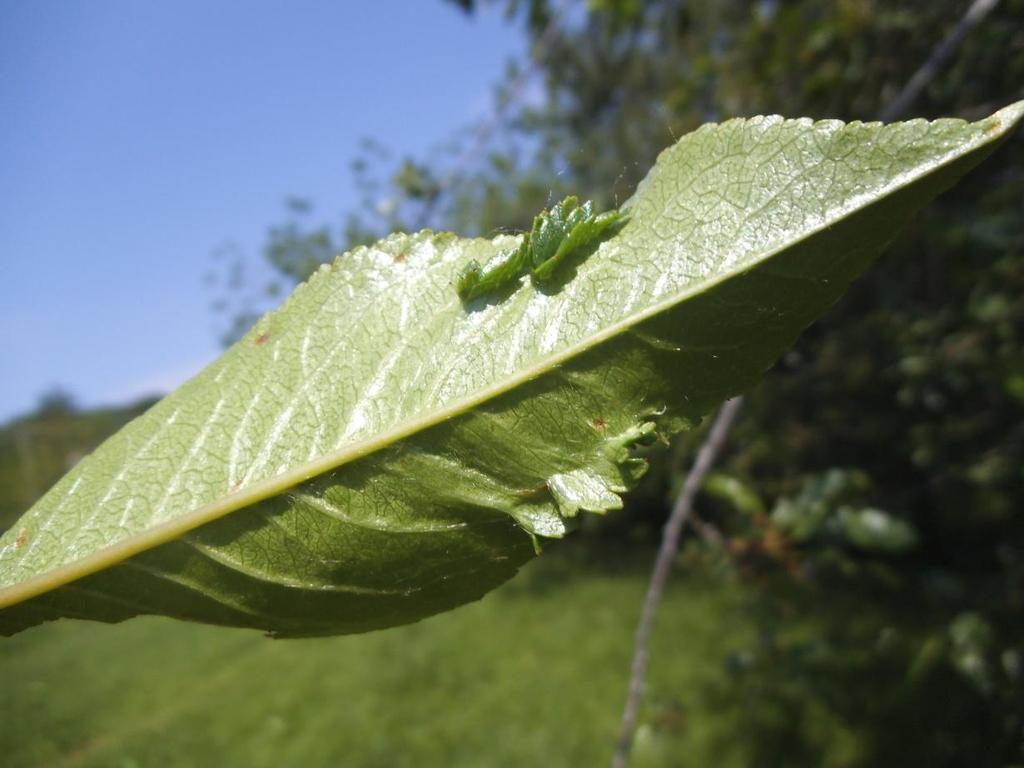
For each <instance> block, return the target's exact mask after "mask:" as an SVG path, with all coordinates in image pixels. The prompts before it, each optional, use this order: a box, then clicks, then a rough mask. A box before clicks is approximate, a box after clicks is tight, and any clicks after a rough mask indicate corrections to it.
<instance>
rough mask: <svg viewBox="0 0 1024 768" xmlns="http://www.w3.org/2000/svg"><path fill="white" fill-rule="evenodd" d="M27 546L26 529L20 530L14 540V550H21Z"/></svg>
mask: <svg viewBox="0 0 1024 768" xmlns="http://www.w3.org/2000/svg"><path fill="white" fill-rule="evenodd" d="M26 544H28V528H22V529H21V530H20V531H18V538H16V539H15V540H14V548H15V549H21V548H22V547H24V546H25V545H26Z"/></svg>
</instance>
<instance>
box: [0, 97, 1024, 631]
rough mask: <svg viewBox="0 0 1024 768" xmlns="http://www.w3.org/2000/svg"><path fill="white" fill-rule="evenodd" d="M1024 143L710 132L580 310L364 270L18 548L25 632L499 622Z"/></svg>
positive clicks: (220, 374)
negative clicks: (486, 617) (943, 207)
mask: <svg viewBox="0 0 1024 768" xmlns="http://www.w3.org/2000/svg"><path fill="white" fill-rule="evenodd" d="M1022 114H1024V103H1021V104H1017V105H1015V106H1013V107H1009V108H1007V109H1005V110H1003V111H1001V112H999V113H997V114H996V115H994V116H993V117H991V118H988V119H986V120H982V121H980V122H977V123H971V124H968V123H964V122H962V121H957V120H940V121H937V122H933V123H927V122H924V121H912V122H908V123H902V124H896V125H891V126H881V125H879V124H859V123H853V124H849V125H843V124H841V123H839V122H834V121H824V122H818V123H813V122H811V121H809V120H797V121H784V120H782V119H781V118H777V117H768V118H754V119H751V120H732V121H729V122H727V123H724V124H722V125H711V126H705V127H703V128H701V129H700V130H698V131H696V132H694V133H693V134H690V135H689V136H686V137H684V138H683V139H682V140H681V141H680V142H679V143H678V144H676V145H675V146H674V147H672V148H670V149H668V150H667V151H665V152H664V153H663V154H662V155H661V157H660V158H659V159H658V162H657V164H656V165H655V167H654V168H653V169H652V171H651V172H650V174H649V175H648V177H647V178H646V180H645V181H644V182H643V183H642V184H641V185H640V187H639V189H638V190H637V192H636V194H635V195H634V196H633V198H632V199H631V200H630V201H629V202H627V203H626V205H625V206H624V207H626V208H628V209H629V212H630V220H629V223H628V224H627V225H626V226H625V227H624V228H623V229H622V230H621V231H620V232H619V233H618V234H617V235H615V236H614V237H612V238H611V239H609V240H607V241H605V242H604V243H602V244H601V245H600V247H599V248H598V249H597V250H596V251H595V252H593V253H592V254H590V255H589V256H587V257H586V258H583V259H577V260H576V262H575V263H574V264H572V265H565V266H566V269H564V270H563V272H564V274H562V276H561V278H562V279H561V281H560V282H559V283H558V284H555V285H545V286H541V287H540V288H538V287H536V286H534V285H533V284H531V283H530V282H529V281H524V282H523V283H522V284H521V285H520V286H519V287H518V288H517V289H516V290H514V291H512V292H511V293H509V294H508V295H505V296H500V297H497V298H484V299H481V300H478V301H477V302H475V303H474V304H472V305H470V306H469V307H466V306H464V305H463V304H462V303H461V302H460V301H459V299H458V297H457V295H456V292H455V289H454V282H455V280H456V277H457V275H458V274H459V273H460V270H461V269H462V268H463V267H464V266H465V265H466V264H467V263H468V262H469V261H470V260H471V259H476V260H477V261H478V262H480V263H484V262H486V260H487V259H488V258H490V257H491V256H493V255H494V254H495V253H496V252H497V251H498V250H499V249H501V248H508V247H510V246H512V245H514V244H515V243H516V239H515V238H512V237H509V236H500V237H497V238H495V239H494V240H480V239H476V240H469V239H460V238H458V237H456V236H455V235H451V234H447V233H445V234H433V233H431V232H421V233H419V234H416V235H403V234H399V235H392V236H391V237H388V238H386V239H385V240H382V241H381V242H379V243H377V244H376V245H374V246H371V247H369V248H359V249H356V250H354V251H352V252H350V253H348V254H346V255H344V256H341V257H340V258H339V259H337V261H335V263H334V264H332V265H330V266H325V267H323V268H322V269H321V270H320V272H318V273H317V274H316V275H315V276H314V277H313V278H312V279H311V280H309V282H307V283H306V284H305V285H302V286H300V287H299V288H298V289H297V290H296V291H295V293H294V294H293V295H292V296H291V298H289V300H288V301H287V302H286V303H285V305H284V306H283V307H282V308H281V309H279V310H277V311H275V312H272V313H270V314H269V315H267V316H266V317H264V318H263V319H262V320H261V321H260V322H259V323H258V324H257V326H256V327H255V328H254V329H253V330H252V331H251V332H250V333H249V334H248V335H247V336H246V337H245V338H244V339H242V340H241V341H240V342H239V343H238V344H236V345H235V346H234V347H232V348H231V349H230V350H228V351H227V352H226V353H225V354H224V356H223V357H221V358H220V359H219V360H218V361H216V362H215V363H213V364H212V365H211V366H210V367H209V368H207V369H206V370H205V371H203V372H202V373H201V374H199V375H198V376H197V377H196V378H195V379H193V380H192V381H190V382H188V383H187V384H185V385H184V386H183V387H181V388H180V389H179V390H178V391H177V392H175V393H173V394H172V395H170V396H169V397H167V398H166V399H164V400H163V401H161V402H160V403H158V404H157V405H156V406H154V407H153V408H152V409H151V410H150V411H149V412H147V413H146V414H144V415H143V416H141V417H140V418H138V419H136V420H135V421H133V422H132V423H130V424H129V425H128V426H127V427H125V428H124V429H123V430H122V431H121V432H119V433H118V434H117V435H115V436H114V437H113V438H111V439H110V440H108V441H107V442H106V443H104V444H103V445H102V446H101V447H100V448H99V449H97V450H96V451H95V453H93V454H92V455H91V456H90V457H88V458H86V459H84V460H83V461H82V462H81V463H80V464H79V465H78V466H77V467H75V468H74V470H72V471H71V472H70V473H69V474H68V475H67V476H66V477H65V478H64V479H63V480H61V481H60V482H59V483H58V484H57V485H56V486H55V487H54V488H53V489H52V490H51V491H50V492H49V493H48V494H47V495H46V496H44V497H43V498H42V499H41V500H40V501H39V503H37V504H36V505H35V506H34V507H33V508H32V509H30V510H29V511H28V512H27V513H26V514H25V515H24V516H23V517H22V518H21V520H20V521H19V522H18V523H16V524H15V525H14V527H13V528H12V529H11V530H9V531H8V532H7V534H6V535H5V536H4V537H3V539H0V606H3V610H2V611H0V629H2V630H3V631H4V632H7V633H13V632H16V631H18V630H20V629H23V628H25V627H27V626H31V625H33V624H36V623H39V622H41V621H45V620H48V619H52V618H56V617H60V616H67V617H78V618H89V619H99V620H103V621H120V620H122V619H125V618H128V617H131V616H134V615H137V614H140V613H160V614H167V615H170V616H178V617H182V618H189V619H194V620H198V621H207V622H213V623H220V624H233V625H241V626H250V627H259V628H263V629H266V630H269V631H271V632H273V633H275V634H279V635H292V636H295V635H317V634H330V633H338V632H358V631H362V630H368V629H374V628H378V627H386V626H390V625H394V624H400V623H403V622H408V621H413V620H416V619H419V618H421V617H423V616H427V615H429V614H432V613H436V612H438V611H442V610H445V609H447V608H450V607H452V606H455V605H458V604H460V603H464V602H466V601H469V600H473V599H475V598H478V597H479V596H481V595H483V594H484V593H485V592H487V591H488V590H489V589H491V588H493V587H494V586H496V585H497V584H499V583H501V582H502V581H504V580H506V579H508V578H509V577H510V576H511V575H512V574H514V573H515V571H516V569H517V568H519V566H520V565H521V564H522V563H524V562H525V561H527V560H529V559H530V558H531V557H532V556H533V555H534V553H535V551H536V542H537V537H552V536H561V535H562V534H563V533H564V532H565V531H566V530H567V527H568V526H569V525H570V524H571V519H572V518H573V517H574V516H576V515H577V514H578V513H579V512H580V511H581V510H586V511H591V512H603V511H605V510H609V509H614V508H616V507H618V506H620V504H621V502H620V499H619V494H620V493H621V492H622V491H624V490H626V489H627V488H628V487H630V485H631V484H632V483H633V482H634V481H635V479H636V478H637V477H638V476H639V475H640V474H641V472H642V471H643V468H644V466H643V463H642V462H640V461H639V460H637V459H635V458H631V456H630V447H631V446H632V445H633V444H634V443H636V442H637V441H638V440H641V439H644V438H648V437H651V436H654V435H671V434H673V433H675V432H677V431H679V430H680V429H684V428H686V427H688V426H690V425H692V424H694V423H696V422H697V421H698V420H699V419H700V418H701V417H702V416H704V415H705V414H707V413H708V411H710V410H711V409H712V408H713V407H714V406H715V405H716V404H717V403H719V402H720V401H722V400H723V399H725V398H727V397H729V396H731V395H734V394H736V393H738V392H740V391H742V390H744V389H745V388H747V387H749V386H750V385H751V384H752V383H754V382H755V381H756V380H757V378H758V377H759V376H760V375H761V373H762V372H763V371H764V370H765V369H766V368H767V367H768V366H769V365H770V364H771V363H772V361H773V360H774V359H775V358H776V357H777V356H778V355H779V353H780V352H782V351H783V350H784V349H785V348H786V347H787V346H788V345H789V344H791V343H792V342H793V340H794V339H795V337H796V336H797V334H799V332H800V331H801V330H802V329H803V328H804V327H805V326H806V325H807V324H809V323H810V322H811V321H812V320H813V319H814V318H815V317H816V316H818V315H819V314H820V313H821V312H822V311H823V310H824V309H825V308H826V307H828V306H829V305H830V304H831V303H832V302H834V301H835V300H836V299H837V297H839V296H840V295H841V294H842V292H843V291H844V289H845V288H846V286H847V285H848V284H849V282H850V280H852V279H853V278H854V277H855V276H856V275H857V274H858V273H859V272H861V271H862V270H863V269H864V268H865V267H866V266H867V265H868V264H869V262H870V261H871V260H872V258H874V256H875V255H876V254H877V253H878V252H879V251H880V250H881V249H882V248H883V247H884V246H885V244H886V243H887V242H888V241H889V240H890V239H891V238H892V237H893V235H894V234H895V232H896V230H897V228H898V227H899V226H900V224H901V223H902V222H903V221H905V220H906V218H907V217H908V216H910V215H911V214H912V213H913V212H914V211H915V210H916V209H918V208H919V207H920V206H922V205H923V204H924V203H926V202H927V201H928V200H929V199H931V198H932V197H933V196H934V195H936V194H937V193H939V192H940V191H941V190H942V189H944V188H945V187H947V186H949V185H950V184H951V183H952V182H953V181H955V179H956V178H957V177H958V176H960V175H961V174H963V173H964V172H965V171H967V170H968V169H969V168H970V167H971V166H973V165H974V164H976V163H977V162H979V161H980V160H981V159H982V158H983V157H984V156H985V155H986V154H987V153H988V152H989V151H991V149H992V148H993V147H994V145H995V144H996V142H997V140H998V139H1000V138H1001V137H1003V136H1005V135H1006V134H1007V132H1008V131H1009V130H1010V129H1011V128H1012V126H1013V125H1014V124H1016V123H1017V122H1019V121H1020V119H1021V116H1022Z"/></svg>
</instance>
